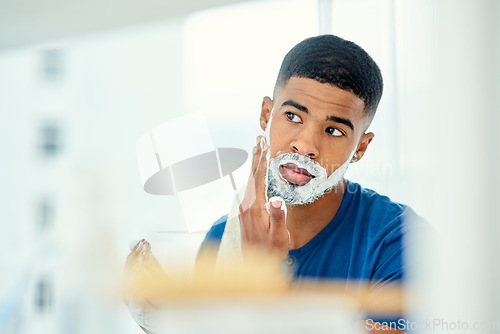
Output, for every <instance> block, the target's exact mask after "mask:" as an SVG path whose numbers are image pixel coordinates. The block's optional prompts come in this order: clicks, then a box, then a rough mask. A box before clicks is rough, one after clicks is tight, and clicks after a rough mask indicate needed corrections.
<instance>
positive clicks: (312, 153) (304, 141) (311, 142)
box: [290, 131, 319, 159]
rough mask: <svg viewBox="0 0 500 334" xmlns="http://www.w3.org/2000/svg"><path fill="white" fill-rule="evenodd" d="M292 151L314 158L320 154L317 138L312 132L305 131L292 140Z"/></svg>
mask: <svg viewBox="0 0 500 334" xmlns="http://www.w3.org/2000/svg"><path fill="white" fill-rule="evenodd" d="M290 148H291V149H292V152H294V153H298V154H301V155H307V156H308V157H309V158H311V159H314V158H317V157H318V155H319V148H318V144H317V139H316V138H315V136H314V135H313V134H312V133H309V132H306V131H303V132H302V133H300V134H298V136H297V137H295V138H294V139H293V140H292V141H291V142H290Z"/></svg>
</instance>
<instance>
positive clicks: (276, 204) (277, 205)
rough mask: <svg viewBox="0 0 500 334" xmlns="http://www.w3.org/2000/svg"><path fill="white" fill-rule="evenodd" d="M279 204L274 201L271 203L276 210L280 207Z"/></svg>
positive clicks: (277, 201)
mask: <svg viewBox="0 0 500 334" xmlns="http://www.w3.org/2000/svg"><path fill="white" fill-rule="evenodd" d="M281 203H282V202H280V201H279V200H274V201H272V202H271V205H272V206H273V207H275V208H276V209H277V208H280V207H281Z"/></svg>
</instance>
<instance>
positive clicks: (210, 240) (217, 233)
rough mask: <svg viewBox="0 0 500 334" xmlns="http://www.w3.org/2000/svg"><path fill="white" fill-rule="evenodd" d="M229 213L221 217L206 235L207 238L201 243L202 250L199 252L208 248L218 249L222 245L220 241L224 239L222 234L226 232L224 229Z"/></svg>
mask: <svg viewBox="0 0 500 334" xmlns="http://www.w3.org/2000/svg"><path fill="white" fill-rule="evenodd" d="M226 222H227V215H224V216H222V217H220V218H219V219H218V220H217V221H216V222H215V223H214V224H213V225H212V227H211V228H210V230H209V231H208V232H207V235H206V236H205V239H204V240H203V242H202V243H201V246H200V250H199V252H198V254H199V253H201V252H203V251H205V250H207V249H208V248H210V249H214V248H216V249H218V248H219V245H220V241H221V239H222V234H224V230H225V228H226Z"/></svg>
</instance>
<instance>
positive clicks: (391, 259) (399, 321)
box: [370, 208, 429, 331]
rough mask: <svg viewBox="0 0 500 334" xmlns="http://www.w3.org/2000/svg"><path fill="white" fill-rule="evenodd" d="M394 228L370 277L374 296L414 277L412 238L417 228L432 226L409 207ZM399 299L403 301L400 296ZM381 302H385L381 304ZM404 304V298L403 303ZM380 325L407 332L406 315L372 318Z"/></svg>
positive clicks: (398, 218) (387, 315)
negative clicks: (388, 325) (410, 254)
mask: <svg viewBox="0 0 500 334" xmlns="http://www.w3.org/2000/svg"><path fill="white" fill-rule="evenodd" d="M392 223H394V224H393V226H395V228H394V229H393V230H392V232H391V233H389V234H388V235H387V237H386V238H385V240H384V245H383V247H382V249H381V251H380V253H379V256H378V258H377V262H376V266H375V269H374V271H373V276H372V278H371V282H370V283H371V288H372V290H371V291H372V293H373V292H375V291H377V292H382V295H383V293H384V291H385V290H387V288H389V289H390V288H391V287H398V286H399V287H401V283H405V281H407V279H408V278H409V276H411V272H412V269H413V268H412V267H413V266H415V263H414V261H413V260H412V259H413V257H411V256H408V248H409V247H415V245H414V244H412V243H413V242H412V241H413V239H414V238H413V237H414V236H413V235H410V234H414V233H415V232H416V230H418V229H422V228H425V229H429V224H428V223H427V221H425V220H424V219H423V218H421V217H420V216H418V215H417V214H416V213H415V212H414V211H413V210H412V209H411V208H407V209H406V210H405V211H404V212H403V213H402V214H401V215H399V216H397V217H396V218H394V221H393V222H392ZM398 298H403V296H402V295H401V296H399V297H398ZM380 302H382V301H380ZM400 302H401V304H402V305H403V299H401V300H400ZM372 319H373V320H374V321H377V322H379V323H389V324H390V325H391V327H395V328H399V329H401V330H406V331H408V328H406V327H405V325H406V324H407V320H408V319H406V318H404V315H403V314H396V313H394V314H386V315H385V317H381V316H380V315H378V316H375V317H374V318H372Z"/></svg>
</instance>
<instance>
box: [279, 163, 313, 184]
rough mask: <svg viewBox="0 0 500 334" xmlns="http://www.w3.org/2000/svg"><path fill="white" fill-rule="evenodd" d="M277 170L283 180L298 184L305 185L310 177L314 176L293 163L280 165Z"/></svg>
mask: <svg viewBox="0 0 500 334" xmlns="http://www.w3.org/2000/svg"><path fill="white" fill-rule="evenodd" d="M279 171H280V173H281V175H282V176H283V178H284V179H285V180H287V181H288V182H289V183H292V184H296V185H298V186H303V185H306V184H307V183H308V182H309V181H311V179H312V178H314V176H313V175H311V173H309V172H308V171H307V170H306V169H304V168H299V167H298V166H297V165H296V164H294V163H286V164H284V165H281V166H280V168H279Z"/></svg>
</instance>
